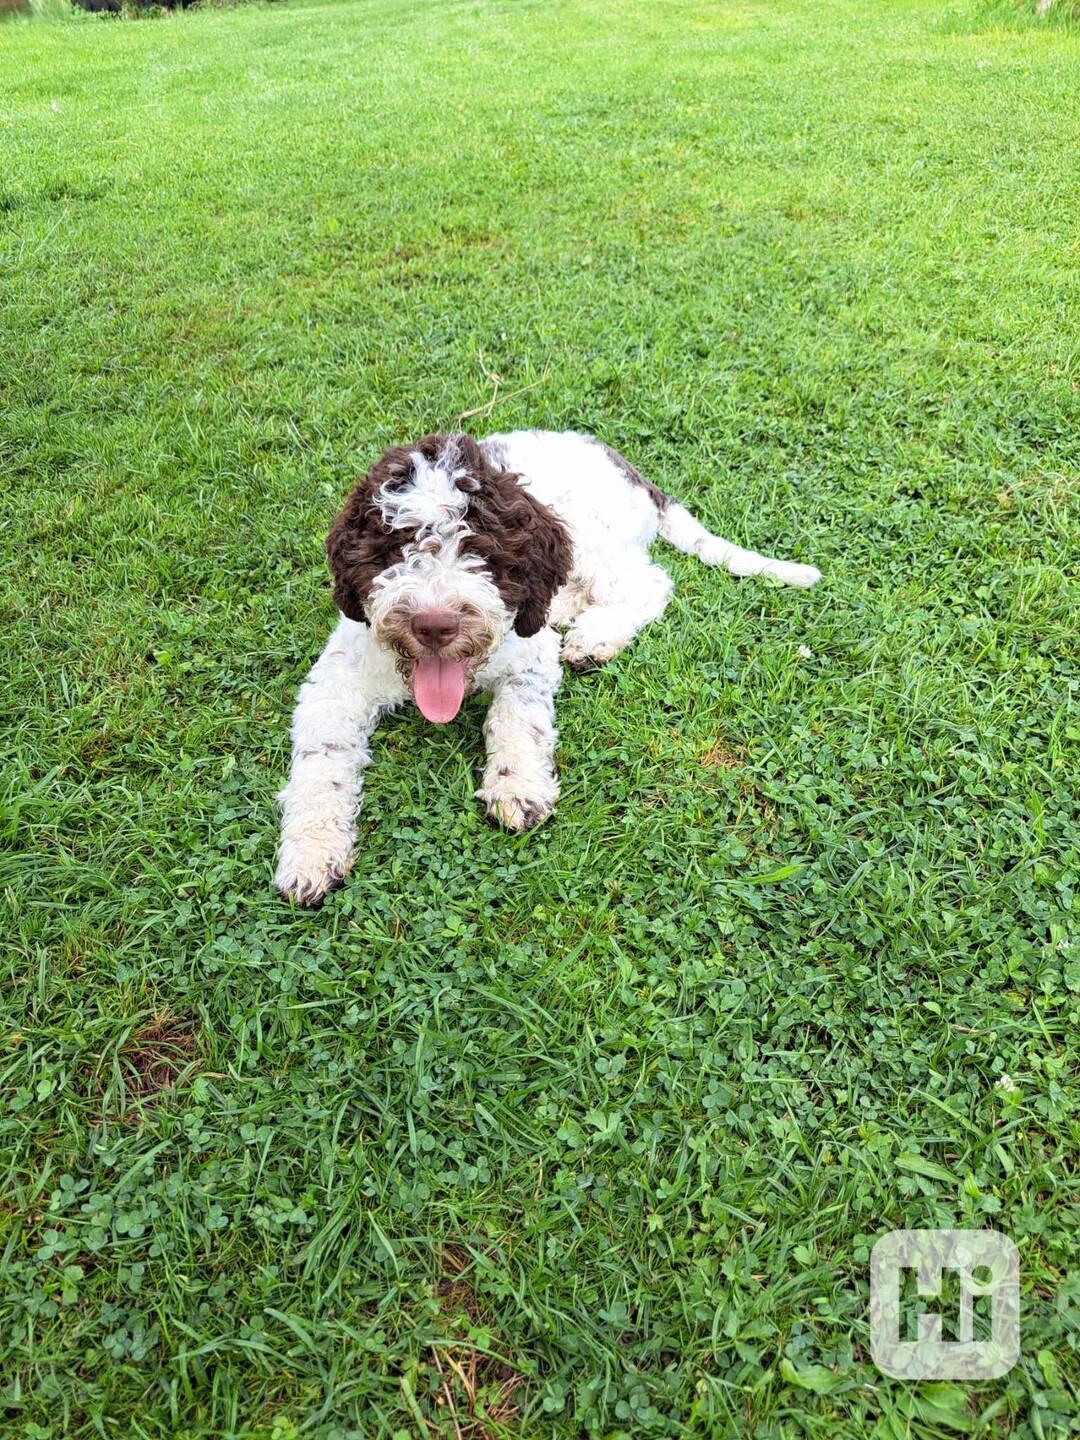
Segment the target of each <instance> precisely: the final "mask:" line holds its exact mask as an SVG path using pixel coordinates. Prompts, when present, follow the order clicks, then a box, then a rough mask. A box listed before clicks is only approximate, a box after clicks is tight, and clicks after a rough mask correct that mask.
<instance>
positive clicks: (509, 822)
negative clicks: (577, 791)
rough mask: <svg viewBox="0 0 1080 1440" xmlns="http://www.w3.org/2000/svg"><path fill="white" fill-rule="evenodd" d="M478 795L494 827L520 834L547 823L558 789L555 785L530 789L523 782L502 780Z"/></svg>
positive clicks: (496, 781)
mask: <svg viewBox="0 0 1080 1440" xmlns="http://www.w3.org/2000/svg"><path fill="white" fill-rule="evenodd" d="M477 795H478V796H479V798H480V799H481V800H483V802H484V807H485V809H486V810H487V817H488V819H489V820H490V821H491V822H492V824H494V825H501V826H502V827H503V829H504V830H513V831H515V832H517V833H520V832H521V831H523V830H534V829H535V828H536V826H537V825H542V824H543V823H544V821H545V820H546V819H547V818H548V816H549V815H550V814H551V812H552V810H553V809H554V808H555V800H556V798H557V795H558V789H557V787H556V786H555V785H554V784H551V785H547V786H544V785H537V786H531V785H528V784H527V783H523V782H522V781H521V780H520V779H519V780H517V781H514V780H513V779H512V778H506V779H504V778H501V777H500V778H498V779H497V780H495V781H494V782H493V783H492V784H489V785H485V786H484V788H483V789H482V790H479V791H477Z"/></svg>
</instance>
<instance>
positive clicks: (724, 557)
mask: <svg viewBox="0 0 1080 1440" xmlns="http://www.w3.org/2000/svg"><path fill="white" fill-rule="evenodd" d="M664 500H665V502H666V503H665V504H664V505H663V506H661V507H659V510H660V534H661V535H662V536H663V537H664V539H665V540H666V541H667V542H668V544H669V545H674V546H675V549H676V550H681V551H682V552H683V554H684V555H696V556H697V557H698V559H699V560H701V561H703V562H704V563H705V564H706V565H724V566H726V567H727V569H728V571H729V572H730V573H731V574H732V575H774V576H775V577H776V579H777V580H782V581H783V582H784V584H785V585H798V586H799V587H800V588H801V589H803V590H808V589H809V588H810V586H811V585H813V584H814V582H815V581H816V580H820V579H821V571H820V570H815V569H814V567H813V565H796V564H795V563H794V562H793V561H791V560H774V559H773V558H772V556H770V555H759V554H758V553H757V551H756V550H744V549H743V548H742V546H741V545H735V544H733V543H732V542H731V541H730V540H723V539H721V537H720V536H719V535H713V534H710V532H709V531H708V530H706V529H705V526H704V525H702V524H701V523H700V521H698V520H695V519H694V517H693V515H691V514H690V511H689V510H687V509H686V507H685V506H683V505H680V504H679V503H678V501H677V500H672V499H671V497H670V496H667V495H665V496H664Z"/></svg>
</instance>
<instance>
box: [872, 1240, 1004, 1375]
mask: <svg viewBox="0 0 1080 1440" xmlns="http://www.w3.org/2000/svg"><path fill="white" fill-rule="evenodd" d="M905 1270H914V1271H916V1272H917V1288H918V1293H919V1295H920V1296H927V1297H930V1296H940V1295H941V1292H942V1285H943V1272H944V1271H946V1270H949V1271H955V1272H956V1274H957V1277H958V1279H959V1282H960V1293H959V1314H958V1316H957V1318H956V1335H957V1339H956V1340H944V1339H942V1326H941V1316H940V1315H939V1314H938V1315H935V1314H920V1315H919V1316H918V1324H917V1327H916V1334H915V1336H914V1337H912V1338H905V1337H903V1336H902V1335H901V1330H900V1281H901V1275H902V1273H903V1272H904V1271H905ZM983 1295H986V1296H989V1297H990V1337H989V1339H986V1340H976V1339H975V1338H974V1314H973V1305H974V1301H975V1299H976V1298H977V1297H979V1296H983ZM870 1350H871V1354H872V1355H873V1357H874V1364H875V1365H876V1366H877V1367H878V1369H879V1370H881V1371H882V1372H883V1373H884V1374H886V1375H891V1376H893V1377H894V1378H895V1379H897V1380H996V1379H997V1378H998V1376H1000V1375H1004V1374H1005V1373H1006V1371H1008V1370H1011V1369H1012V1367H1013V1366H1014V1365H1015V1364H1016V1362H1017V1360H1018V1359H1019V1356H1020V1255H1019V1253H1018V1251H1017V1249H1016V1246H1015V1245H1014V1244H1013V1242H1012V1241H1011V1240H1010V1239H1009V1238H1008V1236H1006V1235H1002V1234H999V1232H998V1231H996V1230H892V1231H890V1232H889V1234H888V1235H883V1236H882V1238H881V1239H880V1240H879V1241H878V1242H877V1244H876V1245H875V1246H874V1248H873V1251H872V1252H871V1255H870Z"/></svg>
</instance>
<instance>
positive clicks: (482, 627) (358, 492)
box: [326, 435, 572, 724]
mask: <svg viewBox="0 0 1080 1440" xmlns="http://www.w3.org/2000/svg"><path fill="white" fill-rule="evenodd" d="M326 553H327V557H328V559H329V561H330V569H331V572H332V573H333V576H334V601H335V603H336V604H337V607H338V609H339V610H341V612H342V613H343V614H345V615H347V616H348V617H349V619H350V620H357V621H362V622H365V623H366V624H368V625H370V626H371V628H372V631H373V632H374V635H375V638H376V640H377V641H379V643H380V644H382V645H385V646H387V647H388V648H390V649H392V650H393V651H394V652H395V654H396V655H397V665H398V669H399V671H400V672H401V675H402V676H403V678H404V679H405V681H406V683H407V684H408V685H409V686H410V688H411V689H412V692H413V695H414V697H415V699H416V703H417V705H418V706H419V707H420V709H421V711H422V712H423V713H424V715H426V716H427V718H428V719H429V720H433V721H435V722H436V723H437V724H443V723H445V722H446V721H447V720H451V719H453V717H454V716H455V715H456V714H457V712H458V709H459V708H460V706H461V701H462V699H463V697H464V694H465V691H466V689H467V688H468V686H469V684H470V682H471V680H472V677H473V675H474V674H475V672H476V671H477V669H479V667H480V666H481V664H482V663H483V662H484V660H485V659H486V657H487V656H488V655H490V654H491V653H492V652H493V651H494V650H496V649H497V648H498V647H499V645H501V644H502V642H503V640H504V639H505V637H506V635H507V634H508V632H509V631H510V629H511V628H512V629H513V630H515V631H516V632H517V634H519V635H523V636H528V635H535V634H536V632H537V631H538V630H539V629H540V628H541V627H542V626H543V624H544V621H545V619H546V618H547V612H548V607H549V606H550V604H551V600H552V597H553V596H554V594H555V591H556V590H557V589H558V588H559V586H560V585H562V584H563V583H564V582H565V580H566V578H567V576H568V574H569V573H570V564H571V559H572V551H571V545H570V539H569V536H568V535H567V533H566V528H565V527H564V525H563V523H562V521H561V520H560V519H559V518H558V516H557V515H555V514H554V512H553V511H551V510H549V509H548V507H547V506H546V505H541V504H540V502H539V501H537V500H534V499H533V497H532V496H531V495H530V494H529V492H528V491H527V490H525V489H523V488H522V486H521V485H520V484H519V483H518V478H517V476H516V475H513V474H511V473H510V472H509V471H507V470H503V469H500V468H499V466H498V464H497V463H495V462H494V459H493V457H492V456H488V455H485V453H484V452H483V450H481V448H480V446H479V445H478V444H477V443H476V441H475V440H473V439H472V438H471V437H470V436H468V435H428V436H425V437H424V439H423V440H419V441H417V443H416V444H415V445H402V446H397V447H395V448H393V449H391V450H387V451H386V453H385V454H384V455H383V456H382V458H381V459H380V460H379V462H378V463H377V464H376V465H374V466H373V467H372V469H371V470H370V471H369V472H368V474H367V475H366V476H365V478H364V479H363V480H362V481H361V483H360V484H359V485H358V486H357V488H356V489H355V490H354V491H353V493H352V495H351V496H350V497H349V500H348V503H347V504H346V506H345V509H344V510H343V511H342V512H341V514H340V515H339V516H338V518H337V520H336V521H335V523H334V526H333V529H332V530H331V531H330V534H329V536H328V538H327V541H326Z"/></svg>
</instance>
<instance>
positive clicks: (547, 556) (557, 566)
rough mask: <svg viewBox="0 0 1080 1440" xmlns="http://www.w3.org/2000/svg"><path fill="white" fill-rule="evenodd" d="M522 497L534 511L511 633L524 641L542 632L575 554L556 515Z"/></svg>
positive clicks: (525, 541) (524, 493) (531, 500)
mask: <svg viewBox="0 0 1080 1440" xmlns="http://www.w3.org/2000/svg"><path fill="white" fill-rule="evenodd" d="M521 493H522V496H523V498H524V500H525V502H526V504H527V505H528V506H529V508H530V509H531V510H532V511H533V519H532V521H531V523H530V524H529V526H528V527H527V531H526V534H525V537H524V547H523V557H522V589H523V594H522V598H521V601H520V603H519V605H518V609H517V616H516V618H515V620H514V629H515V630H516V631H517V633H518V634H519V635H521V636H523V637H525V638H526V639H527V638H528V637H529V636H530V635H535V634H536V632H537V631H538V630H541V629H543V627H544V623H545V622H546V620H547V614H548V610H549V609H550V608H551V602H552V600H554V598H555V592H556V590H558V589H559V587H560V586H562V585H565V584H566V581H567V579H568V578H569V575H570V566H571V564H572V563H573V558H574V552H573V548H572V546H571V544H570V537H569V535H568V534H567V533H566V526H565V525H564V524H563V522H562V521H561V520H560V519H559V517H558V516H557V515H556V514H555V512H554V511H553V510H549V509H548V507H547V506H546V505H541V503H540V501H539V500H534V499H533V497H532V496H531V495H530V494H529V493H528V491H525V490H523V491H522V492H521Z"/></svg>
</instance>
